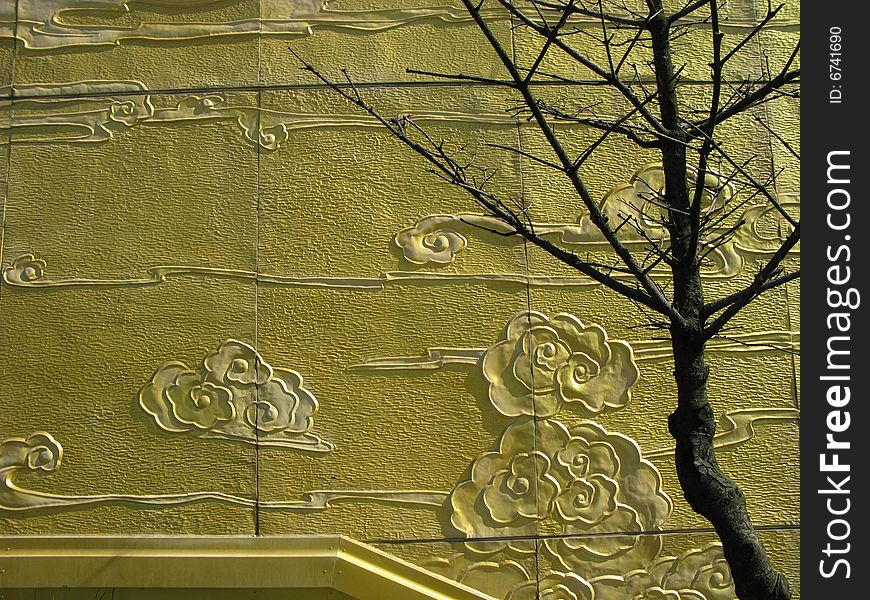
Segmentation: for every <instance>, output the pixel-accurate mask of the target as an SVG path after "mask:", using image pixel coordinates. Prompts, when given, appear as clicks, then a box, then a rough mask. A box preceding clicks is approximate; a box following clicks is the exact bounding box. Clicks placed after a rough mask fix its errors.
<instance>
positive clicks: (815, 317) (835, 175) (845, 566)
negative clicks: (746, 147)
mask: <svg viewBox="0 0 870 600" xmlns="http://www.w3.org/2000/svg"><path fill="white" fill-rule="evenodd" d="M861 8H863V5H862V4H861V3H858V2H803V3H802V5H801V60H802V64H801V112H800V114H801V148H802V153H801V216H802V218H803V217H807V226H806V227H805V228H802V231H801V246H802V247H801V314H802V318H801V329H802V336H801V337H802V341H801V367H802V381H801V383H802V385H801V389H802V393H801V405H800V408H801V425H800V427H801V596H802V597H803V598H809V599H815V598H864V597H867V592H866V588H867V584H866V583H865V582H864V578H863V575H862V573H863V571H864V569H866V568H867V567H868V565H870V555H868V552H867V547H866V544H865V543H864V542H865V540H866V539H867V537H866V534H867V527H866V526H865V522H866V519H867V517H866V513H865V512H864V509H865V507H866V506H867V502H868V500H867V495H868V493H867V491H866V490H868V489H870V469H868V465H867V463H868V462H870V457H868V443H867V438H868V434H867V433H866V430H867V427H868V425H870V414H868V410H867V402H866V399H865V398H864V397H863V392H864V387H863V383H862V377H863V376H864V375H866V374H867V373H866V371H865V370H866V369H867V368H868V363H867V361H868V359H870V353H867V354H865V353H863V352H862V349H864V348H865V347H866V346H865V344H867V342H868V341H870V340H868V336H867V332H868V327H867V322H868V317H867V315H868V311H870V290H868V286H867V282H868V281H870V235H868V233H867V228H868V226H870V210H868V206H867V198H865V197H864V195H865V194H864V190H863V186H862V185H861V183H862V180H863V176H864V175H865V174H866V173H867V171H868V169H870V161H868V153H867V142H866V138H865V137H864V136H865V135H866V134H865V132H864V129H865V125H866V123H867V119H868V108H870V104H868V101H867V95H866V93H865V91H864V85H863V84H864V82H863V79H865V78H866V77H867V76H868V71H870V68H868V62H870V44H868V39H870V33H868V31H867V29H866V27H865V26H864V20H863V15H862V14H861V13H862V12H863V11H861V10H860V9H861ZM861 432H865V433H864V434H863V435H861Z"/></svg>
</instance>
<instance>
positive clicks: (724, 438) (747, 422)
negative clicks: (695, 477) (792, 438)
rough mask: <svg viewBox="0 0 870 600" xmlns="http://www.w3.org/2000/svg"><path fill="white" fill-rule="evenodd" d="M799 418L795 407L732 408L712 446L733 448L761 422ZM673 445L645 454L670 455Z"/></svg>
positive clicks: (722, 421) (649, 455) (714, 437)
mask: <svg viewBox="0 0 870 600" xmlns="http://www.w3.org/2000/svg"><path fill="white" fill-rule="evenodd" d="M799 420H800V411H799V410H797V409H795V408H744V409H737V410H732V411H730V412H727V413H725V414H724V415H722V418H721V419H719V424H718V426H717V427H716V431H717V432H716V435H715V436H713V446H714V447H715V448H716V449H717V450H719V449H725V448H734V447H736V446H739V445H741V444H743V443H745V442H748V441H749V440H751V439H752V438H753V437H755V434H756V431H755V428H756V426H757V425H759V424H761V423H789V422H793V421H799ZM673 453H674V447H673V446H668V447H662V448H657V449H654V450H650V451H648V452H644V455H645V456H648V457H650V458H658V457H662V456H670V455H671V454H673Z"/></svg>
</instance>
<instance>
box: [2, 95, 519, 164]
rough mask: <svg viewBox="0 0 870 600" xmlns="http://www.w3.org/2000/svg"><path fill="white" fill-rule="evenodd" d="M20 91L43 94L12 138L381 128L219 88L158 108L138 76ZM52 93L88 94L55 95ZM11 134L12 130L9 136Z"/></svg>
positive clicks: (467, 120) (263, 137) (422, 116)
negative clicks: (147, 129) (174, 128)
mask: <svg viewBox="0 0 870 600" xmlns="http://www.w3.org/2000/svg"><path fill="white" fill-rule="evenodd" d="M16 89H17V90H18V92H19V93H20V94H27V93H31V94H33V95H34V96H42V98H39V99H34V98H32V97H31V98H28V99H26V100H21V101H20V102H19V104H20V105H21V106H27V105H29V104H34V105H35V106H37V107H38V108H39V110H34V111H30V113H28V111H27V110H20V111H17V112H16V114H15V118H14V119H13V120H12V122H11V123H6V124H0V131H6V130H10V129H11V130H12V131H13V135H12V136H11V139H10V140H9V141H2V142H0V143H3V144H6V143H12V144H21V143H25V144H46V143H75V144H88V143H100V142H106V141H108V140H110V139H111V138H112V137H114V135H116V134H118V133H122V132H125V131H129V130H130V129H132V128H133V127H138V126H154V125H161V124H166V123H199V122H214V121H218V122H229V123H234V124H235V125H236V127H238V129H239V130H240V131H241V132H242V134H243V136H244V139H245V140H246V141H248V142H249V143H251V144H255V145H259V146H260V147H261V148H262V149H264V150H277V149H278V148H280V147H281V146H283V145H284V144H285V143H286V142H287V141H288V139H289V136H290V133H291V132H293V131H301V130H306V129H320V128H334V127H356V128H370V129H378V128H380V127H381V125H380V124H379V123H377V121H375V120H374V119H372V118H370V117H368V116H364V115H355V114H337V115H323V114H317V113H297V112H282V111H275V110H268V109H260V108H257V107H253V106H240V105H233V104H227V103H226V100H225V99H224V97H223V96H221V95H219V94H209V95H199V96H197V95H191V96H188V97H186V98H183V99H182V100H180V101H179V102H178V103H177V104H176V105H175V106H174V107H171V108H155V107H154V105H153V103H152V100H151V97H150V96H149V95H142V94H141V92H142V91H144V90H145V86H144V84H142V83H140V82H135V81H86V82H75V83H69V84H32V85H26V86H17V88H16ZM130 92H140V93H139V94H138V95H131V96H127V97H126V99H123V100H115V99H100V98H93V97H91V98H88V97H87V94H89V93H90V94H96V93H99V94H105V93H117V94H119V95H123V94H124V93H130ZM52 95H64V96H78V95H82V96H85V97H83V98H75V99H71V98H59V99H55V98H51V96H52ZM414 116H415V119H417V120H418V121H420V122H421V123H457V124H479V125H493V126H515V125H516V122H515V121H514V120H512V119H511V118H510V117H508V116H505V115H501V114H495V113H494V114H487V113H460V112H449V111H443V112H438V111H424V112H420V113H416V112H415V113H414ZM7 137H10V136H7Z"/></svg>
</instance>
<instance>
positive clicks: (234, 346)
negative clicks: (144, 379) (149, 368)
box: [139, 340, 333, 452]
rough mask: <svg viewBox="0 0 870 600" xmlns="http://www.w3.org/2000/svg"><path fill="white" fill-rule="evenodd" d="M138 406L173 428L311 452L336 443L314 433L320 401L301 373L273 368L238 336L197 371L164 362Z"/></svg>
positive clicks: (196, 434) (168, 428) (167, 428)
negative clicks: (237, 338)
mask: <svg viewBox="0 0 870 600" xmlns="http://www.w3.org/2000/svg"><path fill="white" fill-rule="evenodd" d="M139 405H140V406H141V407H142V409H143V410H145V412H147V413H148V414H149V415H151V416H152V417H153V418H154V421H155V423H156V424H157V425H158V426H159V427H160V428H161V429H163V430H164V431H168V432H172V433H185V434H189V435H192V436H194V437H201V438H214V439H226V440H234V441H240V442H245V443H250V444H258V445H261V446H276V447H282V448H294V449H297V450H305V451H309V452H329V451H331V450H332V448H333V446H332V444H330V443H329V442H325V441H323V440H322V439H321V438H320V437H318V436H317V435H315V434H314V433H312V432H311V429H312V427H313V425H314V414H315V413H316V412H317V408H318V404H317V400H316V399H315V397H314V395H313V394H312V393H311V392H310V391H309V390H308V389H306V388H305V387H304V386H303V385H302V376H301V375H299V373H297V372H296V371H291V370H289V369H275V368H273V367H272V366H271V365H269V364H268V363H266V362H265V361H264V360H263V358H262V357H261V356H260V354H259V353H258V352H257V351H256V350H254V349H253V348H252V347H251V346H249V345H248V344H245V343H244V342H240V341H236V340H228V341H226V342H224V343H223V344H221V345H220V347H218V349H217V350H215V351H213V352H211V353H209V354H208V355H206V356H205V358H204V359H203V361H202V364H201V365H200V366H199V368H198V369H196V370H193V369H190V368H188V367H187V365H185V364H183V363H181V362H178V361H167V362H164V363H163V364H161V365H160V367H158V369H157V371H155V372H154V375H152V377H151V380H150V381H149V382H148V383H146V384H145V385H144V386H143V387H142V389H141V390H140V392H139Z"/></svg>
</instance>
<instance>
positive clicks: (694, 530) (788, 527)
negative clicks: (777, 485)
mask: <svg viewBox="0 0 870 600" xmlns="http://www.w3.org/2000/svg"><path fill="white" fill-rule="evenodd" d="M755 531H800V524H782V525H756V526H755ZM704 533H711V534H713V535H715V534H716V530H715V529H713V528H712V527H685V528H676V529H662V530H652V531H634V532H626V531H613V532H606V533H581V534H575V535H568V534H550V535H547V534H541V535H505V536H492V537H445V538H409V539H378V538H372V539H367V540H363V543H366V544H380V545H384V546H398V545H403V544H407V545H410V544H437V543H447V544H462V543H465V542H475V543H480V542H510V541H535V540H543V541H546V540H563V539H580V538H601V537H623V536H626V535H631V536H662V535H692V534H704Z"/></svg>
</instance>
